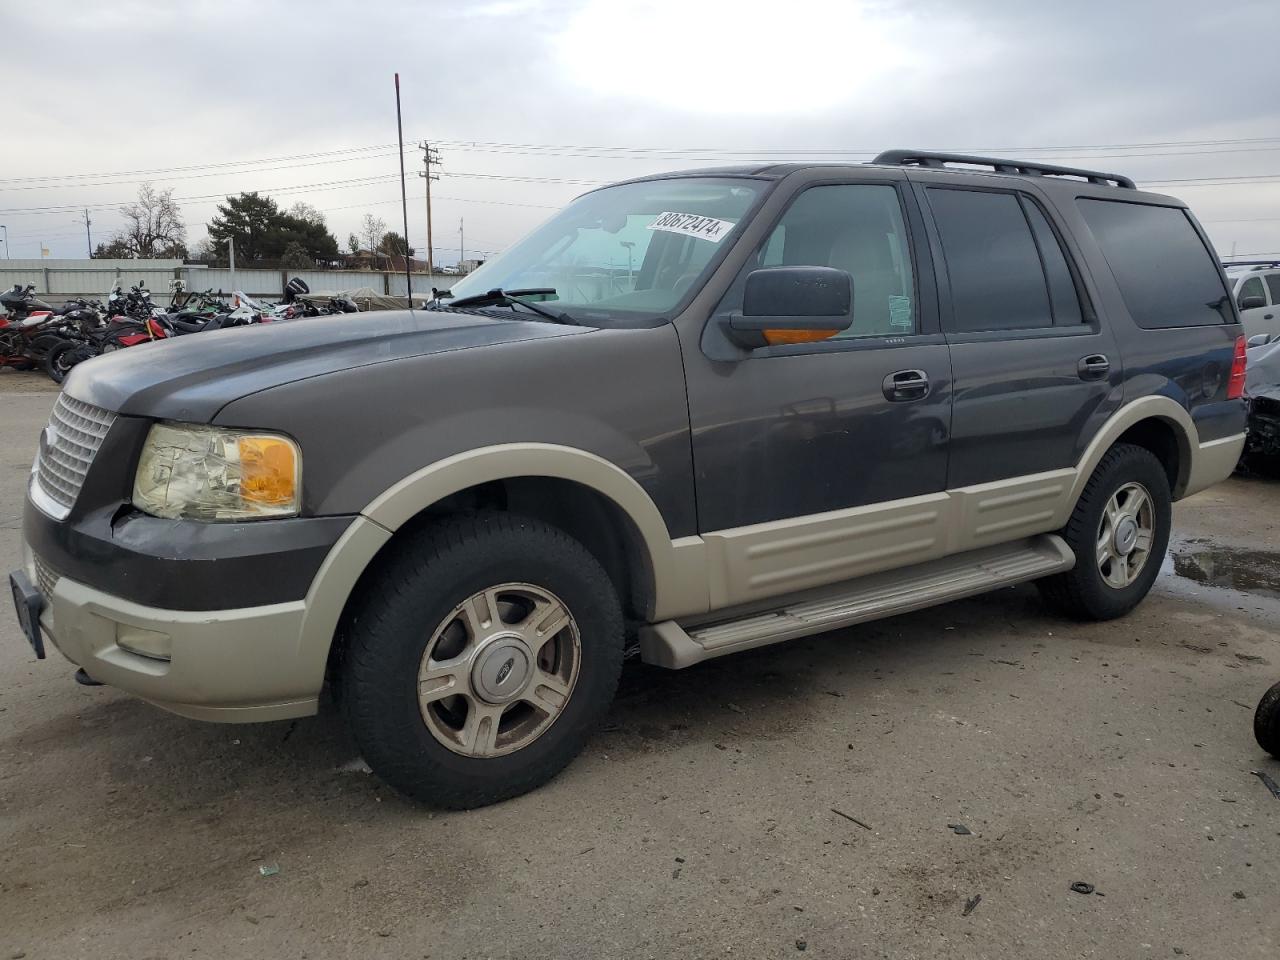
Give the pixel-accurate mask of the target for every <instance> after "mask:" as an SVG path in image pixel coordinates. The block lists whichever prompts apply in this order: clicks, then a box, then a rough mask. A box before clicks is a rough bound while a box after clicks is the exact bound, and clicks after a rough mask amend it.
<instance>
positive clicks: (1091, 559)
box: [1037, 443, 1173, 620]
mask: <svg viewBox="0 0 1280 960" xmlns="http://www.w3.org/2000/svg"><path fill="white" fill-rule="evenodd" d="M1135 488H1136V489H1137V490H1139V491H1140V492H1142V493H1145V494H1146V495H1147V498H1148V502H1149V505H1150V513H1149V522H1150V533H1151V537H1150V541H1149V543H1148V544H1147V547H1146V550H1145V555H1144V557H1143V558H1142V562H1141V564H1139V563H1138V562H1137V559H1136V555H1137V548H1136V547H1134V548H1132V549H1133V552H1131V553H1130V554H1128V555H1127V556H1128V558H1129V559H1127V560H1121V558H1116V559H1115V560H1112V561H1110V562H1108V563H1107V564H1106V565H1105V567H1104V565H1102V564H1101V563H1100V561H1099V554H1100V552H1101V551H1100V550H1099V543H1100V542H1101V539H1102V538H1101V536H1100V535H1101V534H1102V533H1103V532H1104V530H1105V529H1107V528H1104V526H1103V522H1104V520H1103V518H1104V513H1105V512H1106V511H1107V508H1108V504H1109V503H1111V501H1112V498H1113V497H1117V496H1118V495H1119V496H1123V494H1122V491H1126V490H1129V491H1132V490H1134V489H1135ZM1121 516H1123V513H1121ZM1172 521H1173V506H1172V497H1171V496H1170V493H1169V478H1168V475H1167V474H1166V473H1165V470H1164V466H1163V465H1162V464H1161V463H1160V461H1159V460H1157V459H1156V457H1155V455H1154V454H1153V453H1151V451H1150V450H1147V449H1146V448H1145V447H1139V446H1135V445H1133V444H1128V443H1121V444H1116V445H1115V446H1114V447H1112V448H1111V449H1110V450H1108V451H1107V453H1106V455H1105V456H1103V458H1102V461H1101V462H1100V463H1099V464H1098V466H1097V469H1095V470H1094V471H1093V476H1091V477H1090V478H1089V482H1088V483H1087V484H1085V488H1084V492H1083V493H1082V494H1081V495H1080V499H1079V500H1078V501H1077V502H1076V506H1075V509H1074V510H1073V511H1072V513H1071V518H1070V519H1069V520H1068V521H1067V525H1066V526H1065V527H1064V528H1063V529H1062V530H1061V531H1060V534H1061V536H1062V538H1063V539H1064V540H1066V542H1067V545H1068V546H1069V547H1070V548H1071V550H1072V552H1073V553H1074V554H1075V556H1076V564H1075V566H1074V567H1073V568H1072V569H1071V570H1068V571H1067V572H1066V573H1060V574H1056V575H1055V576H1052V577H1046V578H1045V579H1043V580H1040V581H1038V583H1037V586H1039V587H1040V592H1041V595H1042V596H1043V597H1044V598H1045V600H1046V601H1048V602H1049V604H1050V605H1051V606H1053V607H1054V608H1056V609H1057V610H1058V611H1060V612H1061V613H1064V614H1066V615H1067V616H1069V617H1072V618H1074V619H1077V620H1112V619H1115V618H1116V617H1121V616H1124V615H1125V614H1126V613H1128V612H1129V611H1130V610H1132V609H1133V608H1134V607H1136V606H1137V605H1138V603H1139V602H1140V601H1141V600H1142V598H1143V597H1145V596H1146V595H1147V592H1148V591H1149V590H1150V589H1151V584H1152V583H1154V582H1155V579H1156V577H1157V576H1158V575H1159V573H1160V564H1161V562H1162V561H1163V560H1164V555H1165V550H1166V549H1168V546H1169V532H1170V528H1171V526H1172ZM1138 536H1141V531H1139V534H1138ZM1117 562H1124V563H1131V564H1132V565H1133V569H1134V570H1135V572H1134V574H1133V579H1132V580H1131V581H1129V582H1127V583H1126V584H1125V585H1123V586H1120V585H1118V581H1119V580H1121V579H1123V577H1122V576H1120V575H1119V574H1118V573H1117V570H1118V568H1117V567H1116V566H1115V563H1117ZM1104 569H1105V571H1107V572H1104ZM1127 569H1128V568H1127V567H1126V571H1127ZM1108 574H1110V576H1111V578H1112V582H1108Z"/></svg>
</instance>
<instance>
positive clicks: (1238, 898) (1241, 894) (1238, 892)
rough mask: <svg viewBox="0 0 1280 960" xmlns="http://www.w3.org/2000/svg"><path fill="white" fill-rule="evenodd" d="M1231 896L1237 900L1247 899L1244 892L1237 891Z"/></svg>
mask: <svg viewBox="0 0 1280 960" xmlns="http://www.w3.org/2000/svg"><path fill="white" fill-rule="evenodd" d="M1231 896H1233V897H1235V898H1236V899H1237V900H1243V899H1245V896H1244V891H1243V890H1237V891H1236V892H1235V893H1233V894H1231Z"/></svg>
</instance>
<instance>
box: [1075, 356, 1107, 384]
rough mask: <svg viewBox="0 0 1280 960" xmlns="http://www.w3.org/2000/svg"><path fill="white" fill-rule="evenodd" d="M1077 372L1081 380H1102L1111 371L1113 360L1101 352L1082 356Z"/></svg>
mask: <svg viewBox="0 0 1280 960" xmlns="http://www.w3.org/2000/svg"><path fill="white" fill-rule="evenodd" d="M1076 372H1077V373H1078V374H1080V379H1081V380H1102V379H1104V378H1105V377H1106V375H1107V374H1108V373H1110V372H1111V361H1110V360H1108V359H1107V358H1106V356H1104V355H1103V354H1101V353H1094V354H1090V355H1089V356H1087V357H1081V358H1080V362H1079V363H1077V364H1076Z"/></svg>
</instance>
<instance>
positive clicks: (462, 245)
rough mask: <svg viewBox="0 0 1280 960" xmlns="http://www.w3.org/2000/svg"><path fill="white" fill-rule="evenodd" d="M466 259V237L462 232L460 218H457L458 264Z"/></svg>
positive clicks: (460, 264)
mask: <svg viewBox="0 0 1280 960" xmlns="http://www.w3.org/2000/svg"><path fill="white" fill-rule="evenodd" d="M466 259H467V238H466V235H465V234H464V233H463V232H462V218H461V217H459V218H458V266H462V263H463V261H464V260H466Z"/></svg>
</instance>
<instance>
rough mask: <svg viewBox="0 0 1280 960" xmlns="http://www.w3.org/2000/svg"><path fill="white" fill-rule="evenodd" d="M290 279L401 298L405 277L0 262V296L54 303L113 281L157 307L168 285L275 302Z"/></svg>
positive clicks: (416, 278)
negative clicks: (16, 288) (29, 290)
mask: <svg viewBox="0 0 1280 960" xmlns="http://www.w3.org/2000/svg"><path fill="white" fill-rule="evenodd" d="M291 277H301V278H302V279H303V280H304V281H305V282H306V284H307V286H309V287H310V288H311V289H312V290H313V291H314V292H317V293H322V292H326V291H337V290H351V289H353V288H355V287H372V288H373V289H374V291H376V292H377V293H386V294H393V295H399V296H404V293H405V286H406V284H405V275H404V274H403V273H390V272H387V271H379V270H239V269H237V270H236V272H235V281H234V283H233V282H232V279H231V271H230V270H227V269H222V268H209V267H204V266H185V265H183V263H182V261H180V260H25V261H24V260H0V290H6V289H8V288H10V287H12V286H13V285H14V284H15V283H20V284H22V285H23V286H26V285H27V284H28V283H34V284H35V285H36V294H37V295H38V296H39V297H40V298H41V299H43V300H48V301H50V302H52V303H59V302H61V301H63V300H67V299H70V298H72V297H98V298H105V296H106V294H107V292H108V291H109V290H110V289H111V287H112V285H113V284H114V283H115V282H116V280H117V279H118V280H120V281H121V283H122V284H123V285H124V287H125V288H126V289H128V288H129V287H131V286H132V285H133V284H135V283H137V282H138V281H142V283H143V285H144V286H146V288H147V289H148V290H150V291H151V294H152V298H153V299H154V300H155V302H156V303H158V304H167V303H168V302H169V281H170V280H182V281H183V282H184V283H185V284H186V287H187V289H188V290H209V289H212V290H214V291H215V292H216V291H219V290H220V291H222V292H223V293H226V294H230V293H231V291H232V290H233V289H235V290H241V291H243V292H244V293H247V294H249V296H251V297H261V298H264V299H278V298H279V297H281V296H282V295H283V293H284V285H285V284H286V283H288V281H289V279H290V278H291ZM457 280H458V278H457V277H453V276H436V277H432V276H430V275H428V274H425V273H415V274H414V275H413V291H414V293H426V292H428V291H430V290H431V288H432V287H439V288H441V289H447V288H448V287H449V286H450V285H451V284H452V283H455V282H456V281H457Z"/></svg>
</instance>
